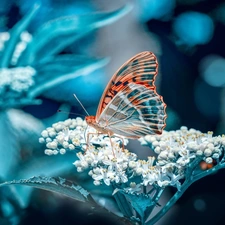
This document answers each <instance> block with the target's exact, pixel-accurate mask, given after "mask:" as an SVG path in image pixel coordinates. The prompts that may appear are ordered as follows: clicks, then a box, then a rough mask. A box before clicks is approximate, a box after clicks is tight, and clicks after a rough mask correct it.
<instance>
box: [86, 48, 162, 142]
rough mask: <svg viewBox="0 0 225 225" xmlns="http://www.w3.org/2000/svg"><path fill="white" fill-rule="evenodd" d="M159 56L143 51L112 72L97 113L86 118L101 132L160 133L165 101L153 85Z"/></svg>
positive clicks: (131, 135)
mask: <svg viewBox="0 0 225 225" xmlns="http://www.w3.org/2000/svg"><path fill="white" fill-rule="evenodd" d="M157 71H158V63H157V60H156V57H155V55H154V54H153V53H151V52H141V53H139V54H137V55H136V56H134V57H133V58H131V59H130V60H128V61H127V62H126V63H125V64H124V65H122V67H120V68H119V70H118V71H117V72H116V73H115V74H114V75H113V77H112V78H111V80H110V81H109V83H108V85H107V87H106V89H105V91H104V93H103V95H102V98H101V100H100V103H99V106H98V110H97V114H96V116H87V117H86V122H87V124H88V125H90V126H92V127H94V128H95V129H96V130H98V131H99V132H100V133H104V134H109V135H113V134H118V135H121V136H124V137H126V138H132V139H137V138H140V137H142V136H145V135H147V134H161V133H162V130H163V128H164V127H165V119H166V112H165V108H166V104H165V103H164V102H163V99H162V97H161V96H160V95H158V94H157V93H156V87H155V85H154V81H155V76H156V75H157Z"/></svg>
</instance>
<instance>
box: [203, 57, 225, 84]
mask: <svg viewBox="0 0 225 225" xmlns="http://www.w3.org/2000/svg"><path fill="white" fill-rule="evenodd" d="M199 71H200V74H201V76H202V78H203V79H204V81H205V82H206V83H208V84H209V85H211V86H214V87H223V86H225V59H224V58H223V57H221V56H219V55H208V56H206V57H204V58H203V59H202V61H201V62H200V64H199Z"/></svg>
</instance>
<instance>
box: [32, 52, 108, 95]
mask: <svg viewBox="0 0 225 225" xmlns="http://www.w3.org/2000/svg"><path fill="white" fill-rule="evenodd" d="M106 63H108V59H90V58H87V57H84V56H68V55H61V56H58V57H56V58H55V59H54V60H50V61H46V62H43V63H41V64H39V65H36V68H35V69H36V70H37V73H38V74H37V76H35V84H36V85H35V86H34V87H32V89H31V90H30V92H29V93H28V95H29V97H30V98H34V97H36V96H37V95H39V94H41V93H42V92H44V91H45V90H48V89H50V88H52V87H54V86H56V85H58V84H60V83H62V82H64V81H66V80H69V79H72V78H76V77H79V76H81V75H87V74H89V73H90V72H92V71H94V70H96V69H98V68H101V67H103V66H104V65H105V64H106Z"/></svg>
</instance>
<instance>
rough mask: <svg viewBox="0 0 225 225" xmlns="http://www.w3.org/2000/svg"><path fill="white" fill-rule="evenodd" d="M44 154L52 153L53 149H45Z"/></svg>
mask: <svg viewBox="0 0 225 225" xmlns="http://www.w3.org/2000/svg"><path fill="white" fill-rule="evenodd" d="M45 154H46V155H52V154H53V151H52V150H50V149H45Z"/></svg>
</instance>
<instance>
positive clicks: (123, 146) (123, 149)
mask: <svg viewBox="0 0 225 225" xmlns="http://www.w3.org/2000/svg"><path fill="white" fill-rule="evenodd" d="M113 137H117V138H119V139H120V140H121V141H122V150H123V151H124V146H125V145H124V139H123V138H122V137H120V136H117V135H115V134H114V135H113Z"/></svg>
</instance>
